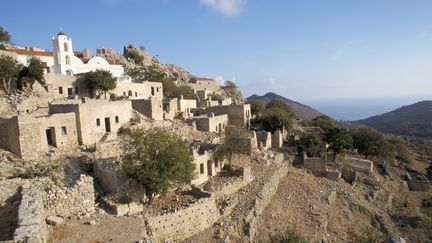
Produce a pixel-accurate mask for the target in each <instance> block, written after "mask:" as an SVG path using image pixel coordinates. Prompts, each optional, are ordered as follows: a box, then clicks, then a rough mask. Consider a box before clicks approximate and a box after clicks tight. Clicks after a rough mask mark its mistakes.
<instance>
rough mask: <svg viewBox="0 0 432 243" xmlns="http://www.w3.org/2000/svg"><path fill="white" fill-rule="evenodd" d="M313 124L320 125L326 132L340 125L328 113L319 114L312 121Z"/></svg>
mask: <svg viewBox="0 0 432 243" xmlns="http://www.w3.org/2000/svg"><path fill="white" fill-rule="evenodd" d="M310 125H311V126H315V127H320V128H321V129H322V130H324V131H325V132H327V131H329V130H331V129H333V128H336V127H338V125H337V124H336V122H335V121H334V120H333V119H331V118H330V117H328V116H326V115H321V116H317V117H315V118H314V119H312V121H311V122H310Z"/></svg>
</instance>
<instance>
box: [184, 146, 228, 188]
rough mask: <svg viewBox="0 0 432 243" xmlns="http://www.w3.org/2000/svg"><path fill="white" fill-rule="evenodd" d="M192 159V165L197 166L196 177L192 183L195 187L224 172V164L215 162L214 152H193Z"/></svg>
mask: <svg viewBox="0 0 432 243" xmlns="http://www.w3.org/2000/svg"><path fill="white" fill-rule="evenodd" d="M192 158H193V161H192V163H193V164H194V165H195V170H194V173H195V177H194V179H193V180H192V182H191V183H192V184H193V185H199V184H202V183H203V182H205V181H207V180H208V179H209V178H210V177H211V176H215V175H216V173H217V172H219V171H221V170H222V167H223V163H221V162H219V161H216V160H214V158H213V151H211V150H205V151H202V152H201V153H199V152H198V151H197V150H192Z"/></svg>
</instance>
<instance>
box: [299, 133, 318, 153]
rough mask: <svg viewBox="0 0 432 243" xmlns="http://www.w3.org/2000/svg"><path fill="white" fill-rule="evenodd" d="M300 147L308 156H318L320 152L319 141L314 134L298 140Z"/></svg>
mask: <svg viewBox="0 0 432 243" xmlns="http://www.w3.org/2000/svg"><path fill="white" fill-rule="evenodd" d="M300 145H301V146H302V148H303V152H306V153H307V155H308V156H318V155H319V153H320V151H321V139H320V138H319V137H318V135H316V134H314V133H308V134H305V135H304V136H303V137H302V138H301V139H300Z"/></svg>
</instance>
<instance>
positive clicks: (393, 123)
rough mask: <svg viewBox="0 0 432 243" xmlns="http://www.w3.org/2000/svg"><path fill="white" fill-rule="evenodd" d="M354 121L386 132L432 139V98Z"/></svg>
mask: <svg viewBox="0 0 432 243" xmlns="http://www.w3.org/2000/svg"><path fill="white" fill-rule="evenodd" d="M354 122H355V123H358V124H363V125H367V126H369V127H372V128H375V129H377V130H379V131H381V132H385V133H392V134H397V135H403V136H408V137H418V138H424V139H429V140H432V100H424V101H419V102H416V103H414V104H411V105H406V106H402V107H400V108H397V109H395V110H393V111H389V112H386V113H383V114H381V115H376V116H371V117H369V118H365V119H361V120H357V121H354Z"/></svg>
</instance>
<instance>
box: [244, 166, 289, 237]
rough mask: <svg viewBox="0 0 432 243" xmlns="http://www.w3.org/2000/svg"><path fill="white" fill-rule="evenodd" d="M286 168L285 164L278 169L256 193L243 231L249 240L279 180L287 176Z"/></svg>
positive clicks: (253, 234)
mask: <svg viewBox="0 0 432 243" xmlns="http://www.w3.org/2000/svg"><path fill="white" fill-rule="evenodd" d="M288 166H289V165H288V164H287V163H285V164H284V165H282V166H281V167H280V168H278V169H277V170H276V171H275V173H274V174H273V175H272V176H271V177H270V178H268V180H267V181H266V182H265V183H264V186H263V187H262V189H261V191H260V192H259V193H258V196H257V197H256V199H255V202H254V206H253V208H252V209H251V211H250V212H249V214H248V215H247V216H246V219H245V221H246V225H245V229H244V230H245V232H246V234H247V236H248V237H249V238H250V239H253V237H254V236H255V233H256V230H257V228H258V225H259V223H260V221H259V217H260V215H261V213H262V212H263V211H264V209H265V208H266V207H267V205H268V204H269V203H270V201H271V199H272V198H273V196H274V194H275V193H276V191H277V188H278V186H279V182H280V180H281V179H282V178H283V177H285V176H286V175H287V173H288Z"/></svg>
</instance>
